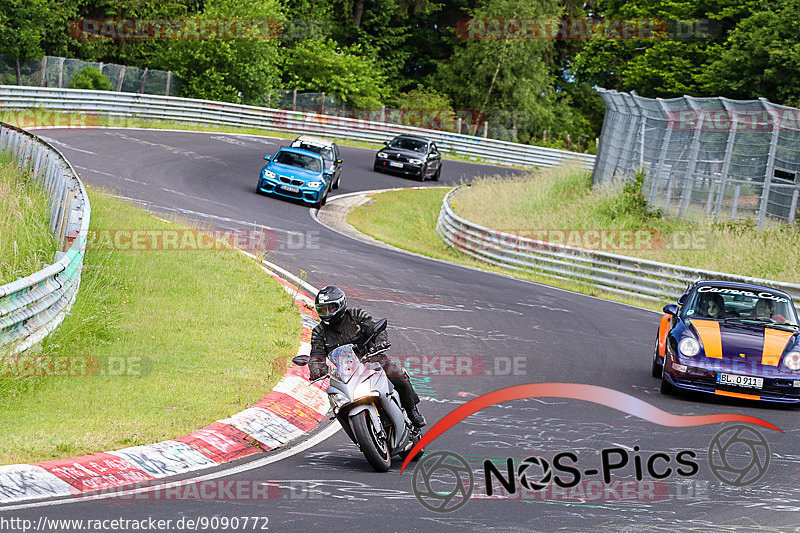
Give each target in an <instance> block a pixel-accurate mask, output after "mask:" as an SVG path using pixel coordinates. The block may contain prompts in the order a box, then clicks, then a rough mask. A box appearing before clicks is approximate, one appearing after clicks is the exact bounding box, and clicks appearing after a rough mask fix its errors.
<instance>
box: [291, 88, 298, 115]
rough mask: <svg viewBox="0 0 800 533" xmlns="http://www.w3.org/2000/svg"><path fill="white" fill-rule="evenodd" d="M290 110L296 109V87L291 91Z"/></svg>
mask: <svg viewBox="0 0 800 533" xmlns="http://www.w3.org/2000/svg"><path fill="white" fill-rule="evenodd" d="M292 111H297V89H295V90H293V91H292Z"/></svg>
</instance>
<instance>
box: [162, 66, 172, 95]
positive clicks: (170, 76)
mask: <svg viewBox="0 0 800 533" xmlns="http://www.w3.org/2000/svg"><path fill="white" fill-rule="evenodd" d="M171 82H172V71H171V70H168V71H167V90H166V91H164V96H169V86H170V83H171Z"/></svg>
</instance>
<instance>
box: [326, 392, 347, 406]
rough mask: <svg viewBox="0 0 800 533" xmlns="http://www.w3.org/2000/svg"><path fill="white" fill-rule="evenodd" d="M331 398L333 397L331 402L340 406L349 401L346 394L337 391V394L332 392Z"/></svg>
mask: <svg viewBox="0 0 800 533" xmlns="http://www.w3.org/2000/svg"><path fill="white" fill-rule="evenodd" d="M330 399H331V403H332V404H333V405H335V406H336V407H339V406H340V405H343V404H345V403H347V396H345V395H344V394H342V393H339V392H337V393H335V394H331V395H330Z"/></svg>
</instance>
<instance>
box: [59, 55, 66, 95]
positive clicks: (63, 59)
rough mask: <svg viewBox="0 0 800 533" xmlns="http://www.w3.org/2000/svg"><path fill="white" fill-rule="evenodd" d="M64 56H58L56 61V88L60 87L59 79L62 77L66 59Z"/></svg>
mask: <svg viewBox="0 0 800 533" xmlns="http://www.w3.org/2000/svg"><path fill="white" fill-rule="evenodd" d="M66 60H67V58H66V57H62V58H59V62H58V88H59V89H60V88H61V81H62V80H63V77H64V61H66Z"/></svg>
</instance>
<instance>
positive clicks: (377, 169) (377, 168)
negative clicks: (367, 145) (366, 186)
mask: <svg viewBox="0 0 800 533" xmlns="http://www.w3.org/2000/svg"><path fill="white" fill-rule="evenodd" d="M372 170H374V171H375V172H383V170H381V167H379V166H378V163H377V162H375V163H373V164H372Z"/></svg>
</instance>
